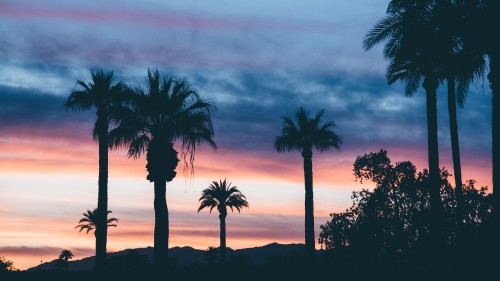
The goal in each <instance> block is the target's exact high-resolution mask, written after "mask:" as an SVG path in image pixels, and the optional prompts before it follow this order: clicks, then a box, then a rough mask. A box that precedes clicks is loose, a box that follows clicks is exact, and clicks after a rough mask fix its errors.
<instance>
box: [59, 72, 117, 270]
mask: <svg viewBox="0 0 500 281" xmlns="http://www.w3.org/2000/svg"><path fill="white" fill-rule="evenodd" d="M90 72H91V76H92V82H89V83H85V82H83V81H81V80H77V84H78V85H79V86H80V87H81V89H74V90H72V91H71V94H70V96H69V97H68V99H67V100H66V102H65V106H66V108H67V109H72V110H75V111H86V110H89V109H91V108H96V110H97V119H96V122H95V125H94V129H93V131H92V137H93V138H94V140H97V141H98V143H99V180H98V196H97V209H98V210H99V211H102V212H100V213H99V214H97V220H99V221H100V223H98V224H97V225H106V221H107V214H108V212H107V211H108V146H109V139H108V130H109V110H110V109H111V107H112V106H113V105H114V104H116V103H119V101H120V99H121V96H122V94H123V92H124V90H125V89H126V87H125V84H123V83H122V82H118V83H116V84H113V72H112V71H110V72H104V71H103V70H102V69H99V70H96V69H92V70H91V71H90ZM95 237H96V259H95V269H96V270H98V271H102V270H105V268H106V243H107V228H106V227H103V228H99V227H98V228H97V229H96V232H95Z"/></svg>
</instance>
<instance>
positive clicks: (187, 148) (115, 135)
mask: <svg viewBox="0 0 500 281" xmlns="http://www.w3.org/2000/svg"><path fill="white" fill-rule="evenodd" d="M214 108H215V107H214V105H213V104H212V103H210V102H208V101H206V100H203V99H201V98H200V96H199V94H198V92H197V91H196V90H195V89H194V88H193V87H192V86H191V85H190V84H189V83H188V82H187V80H186V79H179V78H176V77H173V76H165V77H163V76H160V73H159V72H158V70H157V69H153V70H148V77H147V83H146V90H144V89H141V88H136V89H134V91H133V93H132V95H131V97H130V101H129V103H128V106H126V107H121V108H117V109H116V110H114V111H113V112H112V114H111V115H112V118H113V121H114V123H115V124H116V127H115V128H114V129H113V130H112V131H111V132H110V139H111V141H110V146H111V147H113V148H118V147H121V146H125V147H128V155H129V157H134V158H138V157H140V156H141V155H142V154H143V153H146V160H147V165H146V169H147V171H148V175H147V179H148V180H149V181H150V182H154V194H155V199H154V209H155V230H154V255H153V261H154V266H155V268H156V269H160V268H161V267H162V266H163V265H166V264H167V263H168V237H169V219H168V208H167V201H166V183H167V182H170V181H172V179H173V178H174V177H175V175H176V172H175V169H176V167H177V164H178V162H179V158H178V157H177V151H176V150H175V149H174V143H175V141H180V143H181V158H183V159H184V163H185V169H191V172H193V171H194V170H193V161H194V155H195V151H196V148H197V147H199V146H200V145H202V144H208V145H209V146H211V147H212V148H214V149H215V148H216V145H215V142H214V140H213V137H214V131H213V127H212V121H211V118H210V115H211V112H212V111H213V110H214ZM188 161H189V164H188Z"/></svg>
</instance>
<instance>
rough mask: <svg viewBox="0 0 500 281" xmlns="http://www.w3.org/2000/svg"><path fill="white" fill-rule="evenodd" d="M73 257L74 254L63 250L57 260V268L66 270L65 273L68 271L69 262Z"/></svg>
mask: <svg viewBox="0 0 500 281" xmlns="http://www.w3.org/2000/svg"><path fill="white" fill-rule="evenodd" d="M73 257H74V255H73V252H71V251H70V250H66V249H65V250H62V251H61V253H60V254H59V258H58V259H57V263H56V266H57V267H58V268H59V269H61V270H62V269H64V270H65V271H68V268H69V260H70V259H72V258H73Z"/></svg>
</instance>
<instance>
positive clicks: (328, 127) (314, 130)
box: [274, 107, 342, 256]
mask: <svg viewBox="0 0 500 281" xmlns="http://www.w3.org/2000/svg"><path fill="white" fill-rule="evenodd" d="M323 113H324V110H321V111H319V112H318V113H317V114H316V116H314V117H313V118H310V117H309V115H308V113H307V112H306V110H305V109H304V108H302V107H300V108H299V109H298V110H297V111H296V113H295V116H294V117H295V121H294V120H293V119H291V118H289V117H284V118H283V123H282V125H283V129H282V132H281V135H280V136H278V137H276V139H275V141H274V148H275V149H276V151H278V152H279V153H283V152H290V151H292V150H298V151H300V153H301V155H302V157H303V159H304V181H305V204H304V205H305V245H306V247H305V251H306V254H308V255H311V256H312V255H313V254H314V249H315V247H314V244H315V238H314V201H313V200H314V199H313V172H312V156H313V148H315V149H317V150H318V151H320V152H325V151H328V150H331V149H333V148H335V149H337V150H340V146H341V145H342V138H341V137H340V136H338V135H337V134H335V133H334V132H333V128H334V127H335V123H334V122H333V121H330V122H326V123H322V120H321V118H322V117H323Z"/></svg>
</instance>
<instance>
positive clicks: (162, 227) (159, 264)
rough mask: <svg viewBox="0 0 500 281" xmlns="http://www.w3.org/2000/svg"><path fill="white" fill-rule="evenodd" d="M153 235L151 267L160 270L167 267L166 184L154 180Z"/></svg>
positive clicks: (163, 181)
mask: <svg viewBox="0 0 500 281" xmlns="http://www.w3.org/2000/svg"><path fill="white" fill-rule="evenodd" d="M154 188H155V199H154V208H155V233H154V251H153V265H154V268H155V270H160V269H162V268H164V267H165V266H166V265H168V234H169V233H168V230H169V229H168V228H169V225H168V224H169V222H168V207H167V199H166V195H167V194H166V193H167V192H166V191H167V182H166V181H165V180H155V182H154Z"/></svg>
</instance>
